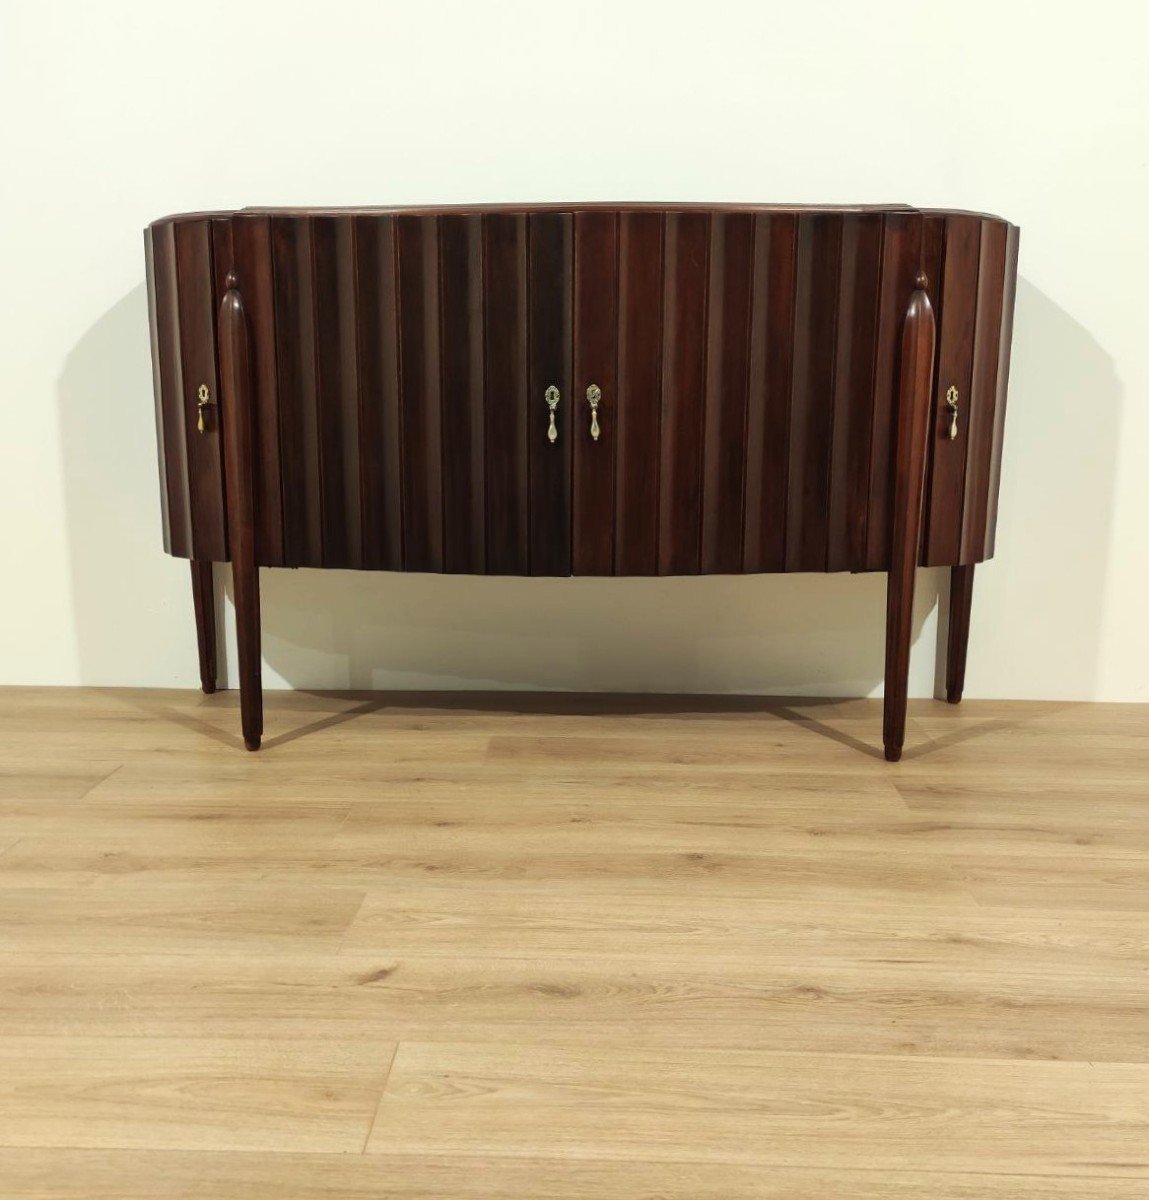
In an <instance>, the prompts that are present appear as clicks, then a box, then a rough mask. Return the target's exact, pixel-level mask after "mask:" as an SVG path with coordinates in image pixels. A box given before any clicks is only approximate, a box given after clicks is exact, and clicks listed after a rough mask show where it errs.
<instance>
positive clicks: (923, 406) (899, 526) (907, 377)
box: [882, 276, 937, 762]
mask: <svg viewBox="0 0 1149 1200" xmlns="http://www.w3.org/2000/svg"><path fill="white" fill-rule="evenodd" d="M926 286H927V281H926V279H925V277H924V276H922V277H919V280H918V286H917V287H916V288H915V289H914V291H913V293H912V294H911V296H910V303H909V307H908V308H907V310H906V316H905V322H904V324H903V327H902V337H901V345H900V348H899V372H898V402H897V408H896V411H895V437H894V462H893V467H894V488H893V514H892V517H893V531H892V542H891V547H890V571H889V577H888V579H887V582H886V683H885V700H884V714H883V718H882V740H883V742H884V744H885V754H886V759H887V761H889V762H897V761H898V759H900V758H901V756H902V745H903V743H904V741H905V736H906V695H907V685H908V680H909V667H910V633H911V630H912V627H913V608H914V574H915V572H916V570H917V565H918V553H919V550H920V548H921V528H922V501H923V498H924V490H925V475H926V444H927V438H928V431H929V408H930V388H931V385H932V382H933V373H934V346H935V339H936V336H937V331H936V326H935V321H934V312H933V307H932V306H931V304H930V300H929V296H928V295H927V294H926V291H925V288H926Z"/></svg>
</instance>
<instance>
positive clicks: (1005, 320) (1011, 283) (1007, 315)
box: [982, 225, 1020, 558]
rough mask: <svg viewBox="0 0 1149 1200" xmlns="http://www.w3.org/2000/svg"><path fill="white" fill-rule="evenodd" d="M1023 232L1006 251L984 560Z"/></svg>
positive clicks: (993, 534)
mask: <svg viewBox="0 0 1149 1200" xmlns="http://www.w3.org/2000/svg"><path fill="white" fill-rule="evenodd" d="M1019 240H1020V231H1019V230H1018V228H1017V226H1016V225H1010V226H1009V227H1008V233H1007V240H1006V249H1005V296H1004V300H1003V304H1002V320H1001V336H1000V341H999V345H998V361H997V394H996V396H995V398H994V409H993V444H992V447H991V449H990V459H989V483H988V486H987V493H988V496H987V505H988V507H987V509H986V517H985V547H984V550H983V552H982V557H983V558H992V557H993V551H994V545H995V543H996V539H997V498H998V494H999V493H1000V491H1001V453H1002V442H1003V439H1004V435H1005V400H1006V391H1007V390H1008V387H1009V359H1010V351H1011V349H1012V347H1013V310H1014V304H1015V302H1016V299H1017V252H1018V243H1019Z"/></svg>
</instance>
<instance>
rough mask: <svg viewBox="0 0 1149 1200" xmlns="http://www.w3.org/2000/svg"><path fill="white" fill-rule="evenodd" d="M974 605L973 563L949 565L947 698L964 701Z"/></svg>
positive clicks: (956, 701)
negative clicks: (966, 663)
mask: <svg viewBox="0 0 1149 1200" xmlns="http://www.w3.org/2000/svg"><path fill="white" fill-rule="evenodd" d="M972 605H973V563H970V565H969V566H967V567H951V568H950V628H949V638H948V639H947V645H946V699H947V700H948V701H949V702H950V703H951V704H960V703H961V694H962V692H963V691H964V690H965V656H966V651H967V650H968V649H969V614H970V608H971V607H972Z"/></svg>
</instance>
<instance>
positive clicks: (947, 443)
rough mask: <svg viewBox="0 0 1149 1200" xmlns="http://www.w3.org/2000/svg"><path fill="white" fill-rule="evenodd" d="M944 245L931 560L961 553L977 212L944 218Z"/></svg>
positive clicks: (940, 560) (931, 485)
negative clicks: (954, 403)
mask: <svg viewBox="0 0 1149 1200" xmlns="http://www.w3.org/2000/svg"><path fill="white" fill-rule="evenodd" d="M944 225H945V250H944V259H943V264H944V265H943V267H942V275H941V280H940V286H939V288H938V292H939V293H940V295H941V298H942V299H941V305H940V312H939V314H938V318H939V320H938V354H937V373H936V374H937V383H936V386H935V388H934V396H933V418H932V429H931V432H930V444H931V455H930V476H929V493H928V497H929V498H928V503H927V506H926V511H927V513H928V525H927V529H926V535H925V559H924V561H925V562H926V563H927V564H928V565H930V566H938V565H944V564H946V563H956V562H958V561H959V560H960V557H961V523H962V504H961V496H962V492H963V488H964V485H965V464H966V453H967V447H968V442H969V405H970V380H971V376H972V373H973V340H974V318H975V316H976V313H977V279H978V259H979V251H980V245H981V222H980V221H979V220H977V218H975V217H960V216H958V217H948V218H944ZM951 387H955V388H957V391H958V420H957V436H956V437H955V438H952V439H951V438H950V436H949V430H950V413H949V409H948V408H947V407H946V393H947V392H948V391H949V389H950V388H951Z"/></svg>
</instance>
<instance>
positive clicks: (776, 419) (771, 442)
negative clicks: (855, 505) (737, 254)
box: [743, 213, 798, 571]
mask: <svg viewBox="0 0 1149 1200" xmlns="http://www.w3.org/2000/svg"><path fill="white" fill-rule="evenodd" d="M797 249H798V218H797V217H796V216H795V215H793V214H790V213H785V214H781V213H779V214H772V215H770V216H757V217H755V219H754V280H753V298H752V301H751V314H752V315H751V328H750V383H749V390H748V395H747V414H746V487H745V495H746V500H745V508H746V511H745V515H744V528H743V569H744V570H746V571H782V570H785V566H786V492H787V488H788V486H789V455H790V380H791V374H792V371H793V362H794V284H795V270H796V267H797V259H798V255H797Z"/></svg>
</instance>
